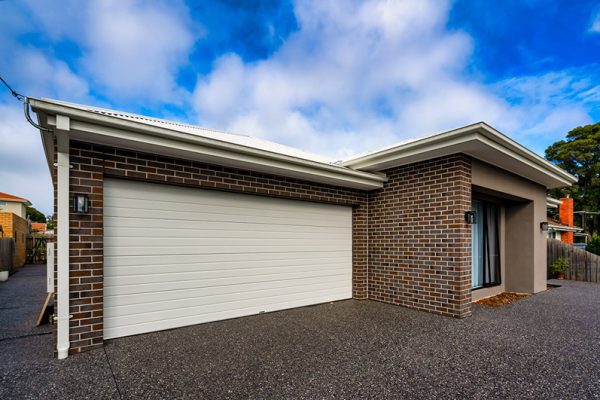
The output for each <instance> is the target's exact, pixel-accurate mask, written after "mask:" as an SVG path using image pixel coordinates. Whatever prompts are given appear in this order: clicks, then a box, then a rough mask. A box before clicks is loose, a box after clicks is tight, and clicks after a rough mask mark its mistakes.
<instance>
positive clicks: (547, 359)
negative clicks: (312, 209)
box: [0, 267, 600, 399]
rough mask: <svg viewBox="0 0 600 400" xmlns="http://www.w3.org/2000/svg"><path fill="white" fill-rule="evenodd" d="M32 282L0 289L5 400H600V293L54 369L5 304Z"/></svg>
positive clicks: (316, 312)
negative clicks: (468, 315)
mask: <svg viewBox="0 0 600 400" xmlns="http://www.w3.org/2000/svg"><path fill="white" fill-rule="evenodd" d="M36 268H37V269H36ZM36 271H38V274H37V276H36V273H35V272H36ZM39 271H41V272H42V273H39ZM40 278H41V279H40ZM36 279H37V280H40V281H41V282H40V283H39V291H40V292H41V291H43V287H44V281H43V279H44V277H43V269H41V268H39V267H26V268H25V269H24V270H22V271H21V272H19V273H17V274H16V275H14V276H13V277H12V278H11V280H9V282H7V283H5V284H1V285H0V335H1V336H0V358H1V360H2V361H1V362H0V398H3V399H4V398H6V399H9V398H10V399H18V398H32V399H33V398H35V399H38V398H61V399H64V398H72V399H75V398H93V399H100V398H125V399H130V398H144V399H154V398H195V399H197V398H311V399H312V398H389V397H396V398H398V397H405V398H406V397H408V398H516V397H518V398H598V397H600V285H596V284H588V283H580V282H564V285H563V287H560V288H557V289H553V290H550V291H547V292H544V293H541V294H538V295H535V296H531V297H529V298H527V299H525V300H522V301H520V302H517V303H514V304H512V305H509V306H506V307H503V308H501V309H490V308H483V307H479V306H477V307H475V309H474V313H473V317H471V318H468V319H465V320H455V319H450V318H446V317H440V316H436V315H432V314H426V313H422V312H417V311H412V310H408V309H405V308H401V307H396V306H392V305H386V304H382V303H376V302H371V301H355V300H348V301H342V302H336V303H333V304H324V305H319V306H314V307H305V308H300V309H294V310H289V311H283V312H277V313H270V314H263V315H258V316H254V317H246V318H239V319H235V320H229V321H223V322H216V323H210V324H204V325H197V326H192V327H187V328H181V329H176V330H172V331H165V332H158V333H152V334H146V335H140V336H135V337H129V338H124V339H117V340H112V341H108V342H107V343H106V345H105V347H104V349H102V350H97V351H92V352H88V353H83V354H80V355H75V356H71V357H69V358H68V359H67V360H65V361H58V360H55V359H53V358H52V351H53V346H54V343H53V336H52V335H48V334H44V333H46V332H48V331H47V328H43V329H42V330H35V329H34V328H31V326H29V327H28V326H27V324H28V323H29V322H28V321H26V320H25V319H22V321H21V322H19V323H16V322H15V321H17V320H19V318H21V317H20V316H27V317H30V316H31V315H32V314H35V312H33V310H34V309H36V308H37V307H39V304H41V303H39V304H35V305H34V304H33V303H34V302H35V301H36V300H35V299H36V296H35V295H32V294H31V293H30V294H27V295H25V296H22V297H23V298H24V299H25V302H26V301H29V302H30V303H28V304H29V305H28V304H26V303H24V302H20V305H18V303H19V302H18V301H16V302H15V301H14V299H13V297H14V296H19V294H21V295H22V294H23V292H21V293H19V291H27V290H30V291H31V290H33V289H35V284H31V282H34V281H36ZM25 281H28V283H25ZM42 296H43V294H42ZM38 297H40V296H38ZM27 299H28V300H27ZM11 302H12V303H11ZM6 304H9V306H8V307H7V306H6ZM10 304H12V306H10ZM11 307H13V308H11ZM14 307H20V311H18V310H17V308H14ZM10 321H13V322H12V323H10V324H8V325H7V322H10Z"/></svg>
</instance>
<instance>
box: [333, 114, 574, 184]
mask: <svg viewBox="0 0 600 400" xmlns="http://www.w3.org/2000/svg"><path fill="white" fill-rule="evenodd" d="M488 150H490V151H494V152H497V153H498V154H500V153H501V154H502V155H503V158H505V161H506V162H502V160H496V161H491V160H490V159H488V158H487V157H486V152H487V151H488ZM457 153H462V154H466V155H470V156H472V157H474V158H477V159H479V160H481V161H483V162H487V163H489V164H492V165H496V166H498V167H500V168H503V169H506V170H508V171H511V169H514V168H510V167H509V168H507V166H512V167H514V166H515V165H516V164H515V163H514V161H517V162H518V163H519V164H521V165H522V166H525V167H527V168H530V169H533V170H534V172H535V173H532V174H531V176H530V177H528V178H529V179H530V180H533V181H534V182H535V181H538V180H539V177H541V178H542V179H541V180H542V181H543V183H544V184H545V185H546V186H547V187H563V186H570V185H571V184H573V183H575V182H577V178H576V177H574V176H573V175H571V174H569V173H567V172H566V171H563V170H562V169H560V168H558V167H557V166H555V165H553V164H551V163H549V162H548V161H546V160H544V159H543V158H542V157H540V156H538V155H537V154H535V153H533V152H532V151H530V150H528V149H526V148H525V147H523V146H521V145H520V144H518V143H516V142H515V141H513V140H512V139H510V138H508V137H506V136H505V135H503V134H501V133H500V132H498V131H496V130H495V129H493V128H492V127H490V126H489V125H487V124H485V123H483V122H481V123H477V124H473V125H469V126H466V127H463V128H459V129H455V130H452V131H448V132H445V133H441V134H438V135H434V136H429V137H426V138H423V139H420V140H415V141H412V142H409V143H405V144H401V145H399V146H396V147H392V148H388V149H384V150H381V151H378V152H375V153H371V154H367V155H364V156H361V157H358V158H355V159H352V160H348V161H345V162H343V163H341V164H340V165H343V166H346V167H349V168H354V169H359V170H365V171H371V172H374V171H381V170H383V169H386V168H390V167H393V166H399V165H406V164H410V163H413V162H417V161H424V160H428V159H432V158H435V157H440V156H444V155H450V154H457ZM510 160H513V161H510ZM502 164H505V165H502ZM511 172H514V173H517V174H519V175H523V174H522V173H521V172H520V171H511ZM536 177H538V178H536Z"/></svg>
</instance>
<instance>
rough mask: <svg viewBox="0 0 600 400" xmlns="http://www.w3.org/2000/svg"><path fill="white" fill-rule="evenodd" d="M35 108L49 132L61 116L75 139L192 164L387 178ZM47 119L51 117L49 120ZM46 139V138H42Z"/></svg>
mask: <svg viewBox="0 0 600 400" xmlns="http://www.w3.org/2000/svg"><path fill="white" fill-rule="evenodd" d="M31 105H32V109H33V110H34V111H35V112H36V113H38V119H39V120H40V123H41V124H42V126H44V127H51V128H52V127H56V125H57V122H56V117H55V115H64V116H68V117H69V118H70V129H71V138H72V139H73V140H84V141H86V142H91V143H98V144H105V145H109V146H117V147H121V148H129V149H132V150H139V151H145V152H151V153H153V154H162V155H167V156H173V157H185V158H186V159H190V160H198V161H205V162H211V163H215V164H218V165H224V166H232V167H235V168H246V169H250V170H253V171H258V172H265V173H271V174H277V175H282V176H289V177H293V178H298V179H305V180H308V181H311V182H319V183H326V184H332V185H336V186H342V187H349V188H355V189H364V190H369V189H378V188H381V187H383V184H384V182H386V180H387V178H386V177H385V175H383V174H374V173H369V172H365V171H357V170H354V169H351V168H345V167H342V166H339V165H335V164H329V163H324V162H319V161H313V160H307V159H303V158H299V157H294V156H290V155H286V154H280V153H276V152H272V151H268V150H263V149H259V148H253V147H248V146H244V145H240V144H237V143H231V142H226V141H223V140H217V139H213V138H208V137H203V136H199V135H194V134H190V133H186V132H180V131H176V130H172V129H167V128H164V127H159V126H154V125H149V124H146V123H143V122H140V121H131V120H125V119H121V118H117V117H114V116H109V115H104V114H99V113H95V112H92V111H86V110H82V109H78V108H74V107H69V106H67V105H64V104H57V103H55V102H52V101H49V100H39V99H31ZM44 116H45V117H46V118H44ZM42 139H43V140H45V139H46V137H45V136H42Z"/></svg>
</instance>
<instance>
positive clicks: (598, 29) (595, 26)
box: [590, 12, 600, 33]
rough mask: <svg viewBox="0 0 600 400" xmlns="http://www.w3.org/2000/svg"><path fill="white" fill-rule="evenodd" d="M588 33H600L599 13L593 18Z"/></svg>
mask: <svg viewBox="0 0 600 400" xmlns="http://www.w3.org/2000/svg"><path fill="white" fill-rule="evenodd" d="M590 32H595V33H600V12H598V13H597V14H596V16H595V17H594V19H593V21H592V24H591V26H590Z"/></svg>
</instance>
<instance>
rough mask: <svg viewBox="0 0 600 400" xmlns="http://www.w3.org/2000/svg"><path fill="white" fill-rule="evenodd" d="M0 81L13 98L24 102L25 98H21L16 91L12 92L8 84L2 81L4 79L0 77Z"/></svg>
mask: <svg viewBox="0 0 600 400" xmlns="http://www.w3.org/2000/svg"><path fill="white" fill-rule="evenodd" d="M0 81H2V83H4V86H6V87H7V88H8V90H10V93H11V94H12V95H13V97H14V98H15V99H17V100H19V101H24V100H25V96H23V95H22V94H20V93H17V92H16V91H14V90H13V88H11V87H10V85H9V84H8V83H6V81H5V80H4V78H2V77H1V76H0Z"/></svg>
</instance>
